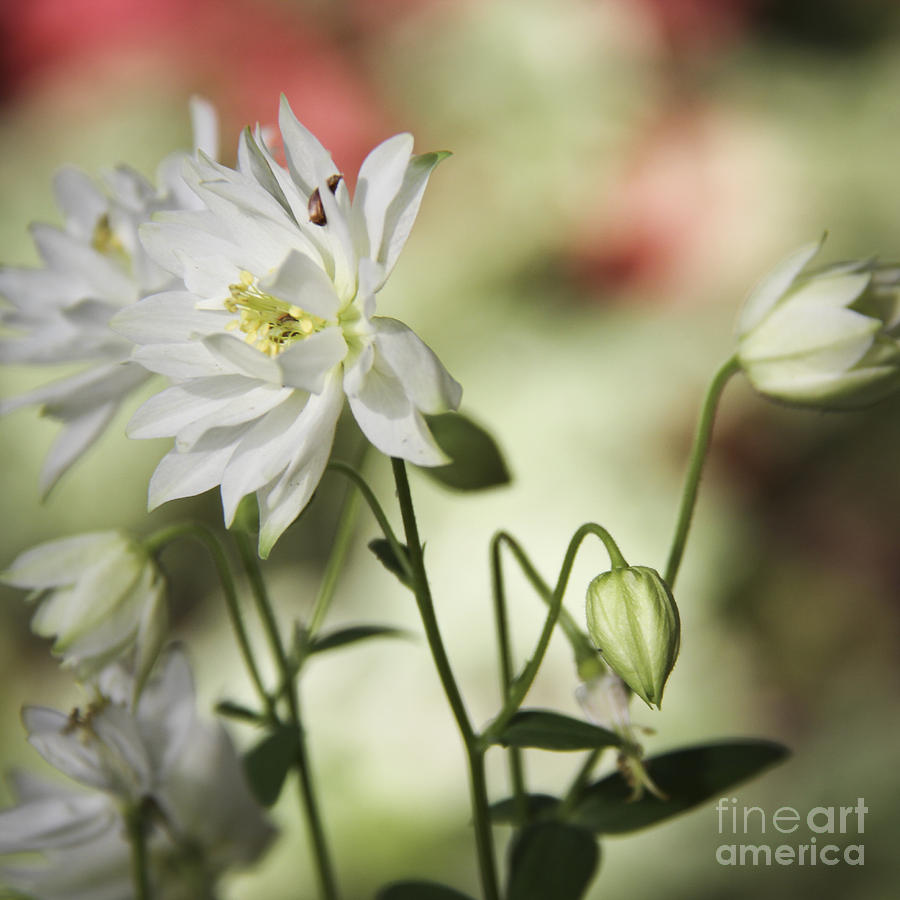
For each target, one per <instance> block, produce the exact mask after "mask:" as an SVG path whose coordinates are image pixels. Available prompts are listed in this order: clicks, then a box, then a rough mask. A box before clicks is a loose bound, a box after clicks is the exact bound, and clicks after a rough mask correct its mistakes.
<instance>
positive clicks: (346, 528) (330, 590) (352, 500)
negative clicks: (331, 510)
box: [307, 490, 360, 640]
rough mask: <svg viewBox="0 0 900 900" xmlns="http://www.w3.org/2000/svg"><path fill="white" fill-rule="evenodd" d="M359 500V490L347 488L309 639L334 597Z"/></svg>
mask: <svg viewBox="0 0 900 900" xmlns="http://www.w3.org/2000/svg"><path fill="white" fill-rule="evenodd" d="M359 502H360V495H359V492H358V491H354V490H349V491H348V493H347V496H346V497H345V498H344V506H343V509H341V515H340V518H339V519H338V524H337V531H336V533H335V536H334V543H333V544H332V545H331V553H330V555H329V557H328V562H327V563H326V564H325V572H324V573H323V574H322V581H321V583H320V584H319V593H318V594H317V595H316V602H315V603H314V604H313V611H312V615H311V616H310V620H309V628H308V629H307V633H308V635H309V638H310V640H311V639H312V638H313V637H315V635H316V634H317V633H318V631H319V629H320V628H321V627H322V622H323V621H324V619H325V614H326V613H327V612H328V607H329V606H331V601H332V600H333V599H334V592H335V589H336V588H337V582H338V577H339V576H340V574H341V570H342V569H343V568H344V563H345V562H346V561H347V554H348V553H349V552H350V544H351V542H352V539H353V529H354V528H355V527H356V520H357V519H358V518H359Z"/></svg>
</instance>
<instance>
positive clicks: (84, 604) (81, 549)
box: [0, 531, 168, 690]
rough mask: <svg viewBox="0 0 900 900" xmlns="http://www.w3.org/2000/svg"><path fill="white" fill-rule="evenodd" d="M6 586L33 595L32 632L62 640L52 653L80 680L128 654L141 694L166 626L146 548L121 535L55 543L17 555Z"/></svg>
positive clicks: (1, 576)
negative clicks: (142, 685)
mask: <svg viewBox="0 0 900 900" xmlns="http://www.w3.org/2000/svg"><path fill="white" fill-rule="evenodd" d="M0 581H2V582H4V583H5V584H10V585H13V586H14V587H20V588H28V589H30V590H31V591H32V594H31V595H30V598H31V599H32V600H34V601H36V602H37V611H36V612H35V614H34V617H33V618H32V620H31V627H32V629H33V630H34V631H35V632H36V633H37V634H40V635H41V636H42V637H55V638H56V641H55V642H54V645H53V652H54V653H56V654H57V655H59V656H61V657H62V658H63V665H65V666H68V667H70V668H73V669H74V670H75V671H76V673H77V675H78V677H79V678H82V679H91V678H94V677H95V676H96V675H97V674H98V673H99V672H100V671H101V670H102V669H103V668H104V667H106V666H108V665H109V664H110V663H112V662H114V661H115V660H117V659H119V658H121V657H124V656H126V655H129V656H132V657H133V663H132V664H133V666H134V671H135V673H136V676H137V678H136V685H137V688H138V690H140V686H141V684H142V683H143V680H144V678H145V677H146V676H147V674H148V673H149V671H150V668H151V667H152V665H153V662H154V660H155V659H156V656H157V654H158V653H159V650H160V647H161V645H162V642H163V640H164V639H165V635H166V629H167V625H168V616H167V610H166V597H165V583H164V579H163V576H162V573H161V572H160V571H159V569H158V568H157V566H156V563H155V561H154V559H153V558H152V557H151V556H150V555H149V554H148V553H147V551H146V550H145V549H144V548H143V547H142V546H141V544H139V543H138V542H137V541H135V540H133V539H132V538H130V537H129V536H128V535H126V534H123V533H122V532H119V531H98V532H91V533H89V534H80V535H76V536H75V537H71V538H63V539H62V540H58V541H50V542H48V543H46V544H40V545H39V546H37V547H33V548H32V549H30V550H26V551H25V552H24V553H21V554H20V555H19V556H17V557H16V559H15V560H13V562H12V564H11V565H10V566H9V568H8V569H6V570H5V571H4V572H2V573H0Z"/></svg>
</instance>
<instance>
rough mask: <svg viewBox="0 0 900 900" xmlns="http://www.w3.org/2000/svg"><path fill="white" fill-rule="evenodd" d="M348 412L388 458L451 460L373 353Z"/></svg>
mask: <svg viewBox="0 0 900 900" xmlns="http://www.w3.org/2000/svg"><path fill="white" fill-rule="evenodd" d="M348 401H349V403H350V409H351V410H352V412H353V416H354V418H355V419H356V421H357V423H358V424H359V427H360V428H361V429H362V432H363V434H364V435H365V436H366V437H367V438H368V439H369V440H370V441H371V442H372V443H373V444H374V445H375V446H376V447H377V448H378V449H379V450H380V451H381V452H382V453H385V454H387V455H388V456H397V457H400V458H402V459H406V460H409V462H412V463H415V464H416V465H419V466H441V465H446V464H447V463H448V462H449V461H450V460H449V459H448V458H447V456H446V455H445V454H444V452H443V451H442V450H441V448H440V447H439V446H438V445H437V443H436V442H435V440H434V438H433V437H432V435H431V432H430V431H429V430H428V426H427V425H426V424H425V420H424V419H423V418H422V414H421V413H420V412H419V411H418V410H417V409H416V408H415V406H414V405H413V403H412V402H411V401H410V400H409V398H408V397H407V396H406V392H405V390H404V388H403V384H402V383H401V382H400V380H399V379H398V378H397V376H396V375H395V374H394V373H393V371H391V369H390V368H388V367H387V365H385V364H384V363H383V361H382V362H380V361H379V359H378V356H377V354H376V357H375V361H374V364H373V365H372V368H371V369H370V370H369V372H368V373H367V374H366V376H365V378H364V379H363V380H362V384H361V386H360V387H359V389H358V390H357V392H356V393H355V394H353V395H348Z"/></svg>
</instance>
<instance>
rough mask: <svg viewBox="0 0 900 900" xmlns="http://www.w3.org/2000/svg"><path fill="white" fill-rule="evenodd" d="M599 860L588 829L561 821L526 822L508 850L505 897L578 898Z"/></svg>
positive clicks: (522, 899) (524, 899) (513, 899)
mask: <svg viewBox="0 0 900 900" xmlns="http://www.w3.org/2000/svg"><path fill="white" fill-rule="evenodd" d="M599 863H600V848H599V847H598V846H597V839H596V838H595V837H594V835H592V834H591V832H590V831H588V830H587V829H585V828H578V827H577V826H575V825H567V824H565V823H564V822H539V823H538V824H536V825H529V826H528V827H527V828H524V829H523V830H522V831H521V832H520V833H519V835H518V836H517V837H516V839H515V841H514V842H513V845H512V849H511V851H510V857H509V886H508V888H507V892H506V897H507V900H550V898H552V900H579V898H580V897H583V896H584V894H585V891H586V890H587V889H588V887H589V885H590V883H591V881H592V879H593V877H594V874H595V873H596V871H597V866H598V865H599Z"/></svg>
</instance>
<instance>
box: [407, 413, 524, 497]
mask: <svg viewBox="0 0 900 900" xmlns="http://www.w3.org/2000/svg"><path fill="white" fill-rule="evenodd" d="M425 419H426V421H427V422H428V427H429V428H430V429H431V433H432V434H433V435H434V439H435V440H436V441H437V443H438V446H439V447H440V448H441V450H443V451H444V453H446V454H447V456H449V457H450V459H451V460H453V462H451V463H449V464H448V465H446V466H434V467H431V466H428V467H422V468H421V469H420V471H422V472H424V473H425V474H426V475H428V476H430V477H431V478H433V479H434V480H435V481H439V482H440V483H441V484H443V485H444V486H445V487H450V488H455V489H456V490H459V491H480V490H483V489H484V488H491V487H498V486H499V485H501V484H509V481H510V475H509V469H507V467H506V462H505V461H504V459H503V454H502V453H501V452H500V448H499V447H498V446H497V443H496V442H495V441H494V439H493V438H492V437H491V436H490V435H489V434H488V433H487V431H485V430H484V429H483V428H482V427H481V426H480V425H476V424H475V423H474V422H473V421H472V420H471V419H468V418H466V416H463V415H461V414H460V413H453V412H450V413H443V414H441V415H437V416H426V417H425Z"/></svg>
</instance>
